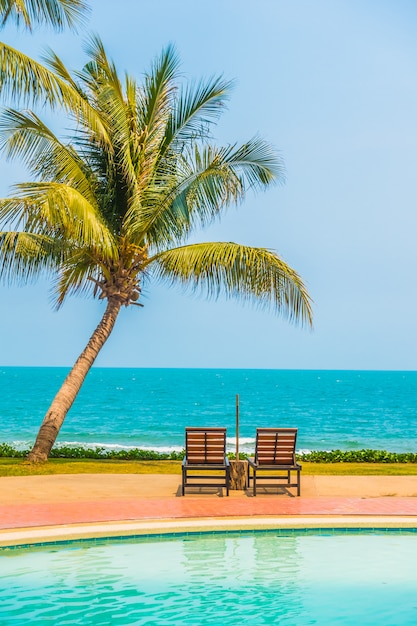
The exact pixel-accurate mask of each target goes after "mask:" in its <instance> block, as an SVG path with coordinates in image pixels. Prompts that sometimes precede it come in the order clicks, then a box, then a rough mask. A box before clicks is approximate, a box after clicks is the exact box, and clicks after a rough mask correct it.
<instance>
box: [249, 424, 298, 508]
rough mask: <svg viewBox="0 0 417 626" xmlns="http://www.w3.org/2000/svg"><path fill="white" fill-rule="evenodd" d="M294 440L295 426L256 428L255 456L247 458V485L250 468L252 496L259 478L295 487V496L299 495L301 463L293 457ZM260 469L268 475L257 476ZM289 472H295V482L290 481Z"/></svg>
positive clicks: (295, 438)
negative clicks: (251, 473)
mask: <svg viewBox="0 0 417 626" xmlns="http://www.w3.org/2000/svg"><path fill="white" fill-rule="evenodd" d="M296 440H297V428H257V429H256V445H255V458H254V459H250V458H249V459H248V487H250V481H251V476H250V471H251V469H252V472H253V476H252V480H253V495H254V496H256V483H257V481H259V480H270V481H271V480H275V481H278V485H279V486H283V487H297V496H299V495H300V472H301V465H300V464H299V463H297V461H296V459H295V443H296ZM260 471H266V472H268V475H267V476H258V472H260ZM291 472H296V475H297V481H296V482H291Z"/></svg>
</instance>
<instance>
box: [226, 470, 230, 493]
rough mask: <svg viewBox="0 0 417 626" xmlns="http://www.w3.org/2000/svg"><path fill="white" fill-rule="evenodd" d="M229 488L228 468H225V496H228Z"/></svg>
mask: <svg viewBox="0 0 417 626" xmlns="http://www.w3.org/2000/svg"><path fill="white" fill-rule="evenodd" d="M229 486H230V467H228V468H226V496H228V495H229Z"/></svg>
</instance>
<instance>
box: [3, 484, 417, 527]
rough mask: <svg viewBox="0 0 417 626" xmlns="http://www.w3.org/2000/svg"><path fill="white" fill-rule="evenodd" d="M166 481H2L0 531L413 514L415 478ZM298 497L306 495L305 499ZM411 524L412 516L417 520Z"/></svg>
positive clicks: (416, 502) (416, 493)
mask: <svg viewBox="0 0 417 626" xmlns="http://www.w3.org/2000/svg"><path fill="white" fill-rule="evenodd" d="M179 483H180V477H178V476H172V475H171V476H169V475H159V476H157V475H153V476H152V475H147V476H141V475H60V476H30V477H9V478H1V479H0V529H1V530H5V529H17V528H29V527H32V528H33V527H43V526H54V525H67V524H83V523H87V522H93V523H96V522H118V521H122V520H126V521H130V520H162V519H178V520H179V519H197V518H206V519H207V518H209V519H210V518H234V517H253V518H254V519H255V518H256V517H265V516H271V517H279V516H300V517H302V516H304V517H306V516H315V515H317V516H352V515H353V516H355V515H356V516H417V497H416V496H417V476H401V477H400V476H398V477H396V476H389V477H381V476H373V477H371V476H358V477H350V476H342V477H330V476H322V477H319V476H306V477H305V478H304V480H303V482H302V488H303V492H302V495H301V497H299V498H298V497H295V496H294V495H293V494H290V493H288V492H287V493H285V492H284V493H279V492H277V493H275V494H272V495H266V494H265V493H262V492H261V493H259V495H258V496H257V497H256V498H254V497H252V495H251V492H243V491H242V492H231V494H230V497H229V498H227V497H225V496H223V497H220V496H221V494H220V493H218V492H217V491H216V490H215V489H213V490H211V491H210V490H207V491H206V492H205V493H204V494H200V493H190V494H189V495H186V496H185V497H181V496H179ZM303 494H304V495H303ZM416 524H417V517H416Z"/></svg>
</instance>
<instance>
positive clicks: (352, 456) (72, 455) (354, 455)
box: [0, 443, 417, 463]
mask: <svg viewBox="0 0 417 626" xmlns="http://www.w3.org/2000/svg"><path fill="white" fill-rule="evenodd" d="M28 452H29V450H16V449H15V448H13V446H11V445H9V444H7V443H0V458H25V457H26V456H27V454H28ZM184 455H185V450H182V451H181V452H155V451H154V450H141V449H140V448H134V449H133V450H107V449H105V448H100V447H96V448H84V447H83V446H61V447H55V448H52V450H51V454H50V457H51V458H54V459H111V460H120V461H165V460H166V461H181V460H182V459H183V458H184ZM228 456H229V458H230V459H235V458H236V455H235V454H233V453H230V454H229V455H228ZM247 456H248V455H247V454H245V453H243V452H241V453H240V454H239V458H240V459H246V458H247ZM297 458H298V460H299V461H306V462H311V463H417V453H414V452H387V451H386V450H331V451H327V452H326V451H322V450H315V451H312V452H308V453H305V454H298V455H297Z"/></svg>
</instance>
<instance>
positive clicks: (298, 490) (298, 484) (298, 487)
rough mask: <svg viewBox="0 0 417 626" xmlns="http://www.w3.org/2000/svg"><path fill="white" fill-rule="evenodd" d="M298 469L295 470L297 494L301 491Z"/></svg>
mask: <svg viewBox="0 0 417 626" xmlns="http://www.w3.org/2000/svg"><path fill="white" fill-rule="evenodd" d="M300 478H301V476H300V470H297V496H299V495H300V493H301V482H300Z"/></svg>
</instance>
